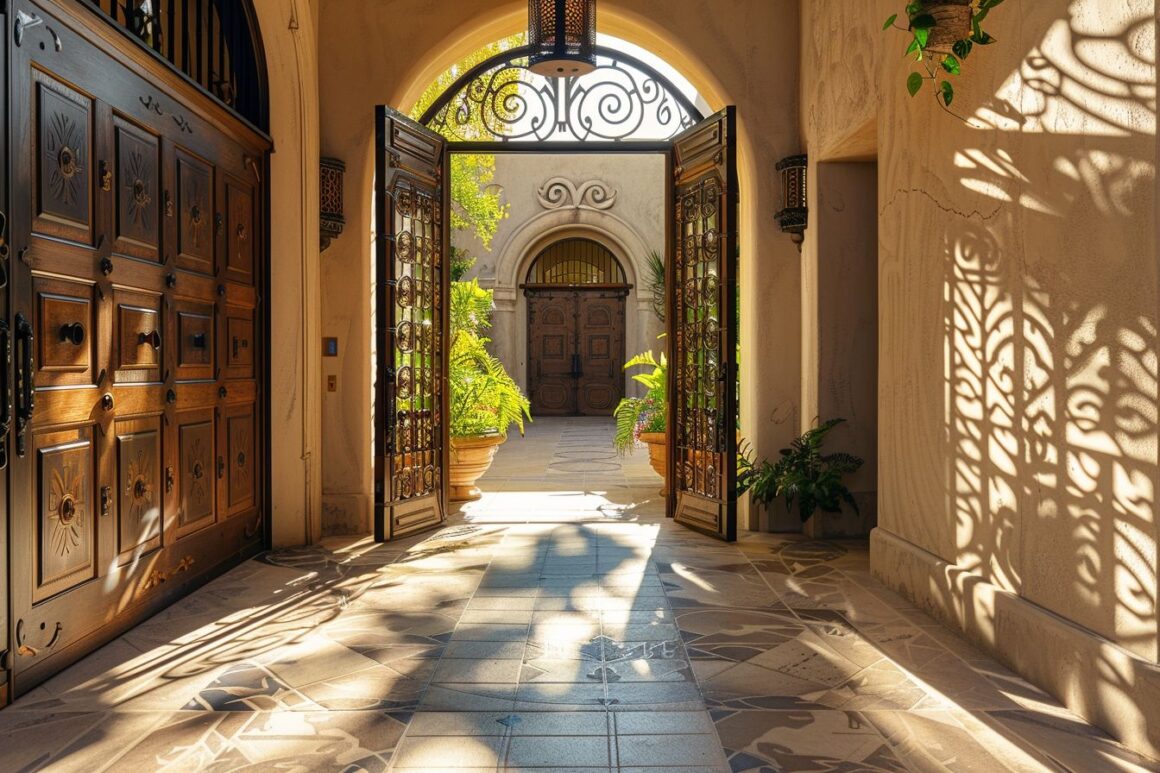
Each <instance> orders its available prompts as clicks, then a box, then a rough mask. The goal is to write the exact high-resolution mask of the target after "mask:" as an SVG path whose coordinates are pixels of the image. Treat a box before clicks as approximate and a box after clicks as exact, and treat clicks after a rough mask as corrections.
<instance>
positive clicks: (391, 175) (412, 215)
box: [375, 107, 451, 541]
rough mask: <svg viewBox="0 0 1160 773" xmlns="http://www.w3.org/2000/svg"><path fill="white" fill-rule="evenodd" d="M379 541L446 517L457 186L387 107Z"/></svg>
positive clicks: (380, 116) (441, 147)
mask: <svg viewBox="0 0 1160 773" xmlns="http://www.w3.org/2000/svg"><path fill="white" fill-rule="evenodd" d="M376 129H377V132H376V143H375V223H376V225H375V229H376V234H377V238H376V243H375V269H376V276H377V279H376V287H377V298H376V306H375V313H376V331H375V340H376V351H377V352H378V363H377V365H376V369H375V538H376V539H377V540H380V541H383V540H390V539H394V538H397V537H401V536H404V535H406V534H411V533H413V532H416V531H419V530H422V529H427V528H431V527H432V526H437V525H438V524H440V523H442V522H443V521H444V519H445V518H446V512H447V475H446V464H447V452H448V444H449V438H448V427H447V423H446V421H445V417H446V416H447V415H448V394H447V366H448V361H447V351H446V347H447V345H448V342H447V339H446V335H445V331H446V330H447V329H448V325H449V317H448V297H449V292H450V278H449V274H448V271H447V265H446V260H447V256H448V255H449V254H450V245H449V241H448V240H449V237H450V223H449V222H448V218H449V216H450V212H451V206H450V198H449V196H450V185H449V180H448V179H447V156H446V143H445V142H444V140H443V138H442V137H440V136H439V135H437V134H435V133H434V132H431V131H430V130H428V129H425V128H423V127H422V126H419V125H418V124H417V123H415V122H414V121H411V120H409V119H407V118H405V117H404V116H402V115H401V114H399V113H397V112H395V111H394V110H391V109H390V108H386V107H380V108H378V110H377V113H376Z"/></svg>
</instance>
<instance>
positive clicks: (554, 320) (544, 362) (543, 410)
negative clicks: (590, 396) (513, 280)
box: [526, 289, 579, 416]
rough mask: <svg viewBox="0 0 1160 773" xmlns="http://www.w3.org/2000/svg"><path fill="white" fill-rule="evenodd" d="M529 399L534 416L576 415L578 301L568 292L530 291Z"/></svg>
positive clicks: (573, 294) (528, 296)
mask: <svg viewBox="0 0 1160 773" xmlns="http://www.w3.org/2000/svg"><path fill="white" fill-rule="evenodd" d="M526 294H527V298H528V399H529V400H530V401H531V404H532V415H533V416H572V415H574V414H575V413H576V390H577V383H576V376H575V373H576V371H577V370H578V367H579V363H578V362H577V360H576V358H575V356H574V355H575V354H576V322H577V320H576V299H575V295H576V294H575V293H574V292H572V291H568V290H533V289H528V290H527V292H526Z"/></svg>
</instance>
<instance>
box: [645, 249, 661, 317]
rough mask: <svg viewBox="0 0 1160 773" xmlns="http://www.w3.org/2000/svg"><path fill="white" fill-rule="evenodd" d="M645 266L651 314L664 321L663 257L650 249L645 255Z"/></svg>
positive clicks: (658, 252)
mask: <svg viewBox="0 0 1160 773" xmlns="http://www.w3.org/2000/svg"><path fill="white" fill-rule="evenodd" d="M645 267H646V269H647V270H648V278H647V280H646V282H645V286H646V289H647V290H648V292H649V297H650V300H651V302H652V310H653V314H656V315H657V319H659V320H660V321H661V322H664V321H665V259H664V256H662V255H661V253H660V251H658V250H650V251H649V253H648V255H647V256H645Z"/></svg>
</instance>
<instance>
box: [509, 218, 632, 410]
mask: <svg viewBox="0 0 1160 773" xmlns="http://www.w3.org/2000/svg"><path fill="white" fill-rule="evenodd" d="M631 289H632V288H631V285H629V284H628V283H627V281H626V278H625V275H624V268H623V267H622V266H621V265H620V262H619V261H618V260H617V259H616V256H615V255H613V254H612V252H611V250H609V249H608V248H607V247H605V246H604V245H603V244H600V243H599V242H596V241H593V240H591V239H584V238H571V239H562V240H560V241H558V242H555V243H554V244H552V245H550V246H549V247H547V248H546V249H545V250H544V251H543V252H541V253H540V254H539V255H538V256H537V257H536V259H535V261H534V262H533V263H532V266H531V268H530V269H529V271H528V276H527V281H526V282H525V283H524V285H523V291H524V295H525V296H527V299H528V397H529V398H530V400H531V403H532V415H533V416H611V415H612V412H613V410H614V409H615V408H616V405H617V403H619V402H620V399H621V398H622V397H624V377H623V375H622V371H623V369H624V361H625V318H626V308H625V307H626V299H627V297H628V293H629V290H631Z"/></svg>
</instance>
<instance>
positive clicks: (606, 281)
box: [527, 239, 626, 286]
mask: <svg viewBox="0 0 1160 773" xmlns="http://www.w3.org/2000/svg"><path fill="white" fill-rule="evenodd" d="M625 281H626V280H625V277H624V269H623V268H622V267H621V265H620V263H619V262H618V261H617V260H616V256H614V255H613V254H612V253H611V252H610V251H609V250H608V248H607V247H605V246H604V245H603V244H600V243H599V242H594V241H592V240H591V239H563V240H561V241H558V242H556V243H555V244H553V245H552V246H550V247H548V248H547V249H545V250H544V251H543V252H541V253H540V254H539V256H537V257H536V261H535V263H533V264H532V267H531V269H530V270H529V271H528V280H527V282H528V284H529V285H569V286H572V285H623V284H625Z"/></svg>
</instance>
